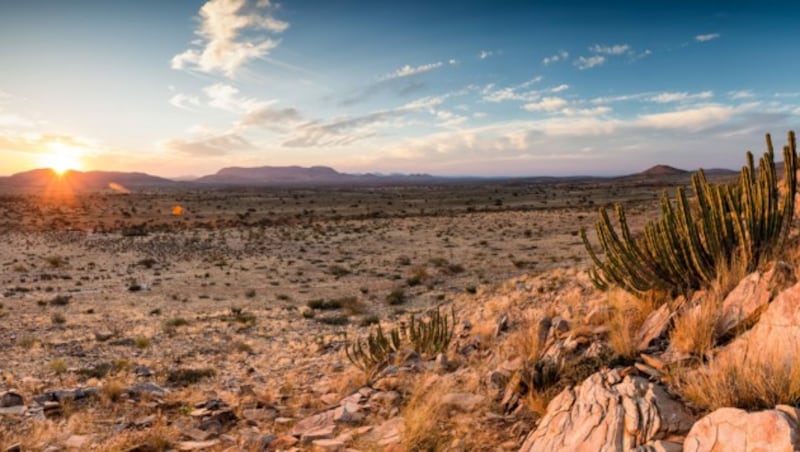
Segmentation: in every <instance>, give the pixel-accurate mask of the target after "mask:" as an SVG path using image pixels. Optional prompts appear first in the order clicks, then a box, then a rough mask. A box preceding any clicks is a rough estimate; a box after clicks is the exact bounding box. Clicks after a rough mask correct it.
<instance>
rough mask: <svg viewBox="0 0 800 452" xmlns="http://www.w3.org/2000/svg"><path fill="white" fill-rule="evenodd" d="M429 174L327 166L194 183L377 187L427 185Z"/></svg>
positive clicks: (221, 174) (224, 174)
mask: <svg viewBox="0 0 800 452" xmlns="http://www.w3.org/2000/svg"><path fill="white" fill-rule="evenodd" d="M440 179H442V178H436V177H434V176H430V175H427V174H411V175H401V174H391V175H380V174H347V173H340V172H338V171H336V170H334V169H333V168H330V167H327V166H312V167H301V166H262V167H255V168H240V167H233V168H223V169H221V170H219V171H218V172H217V173H216V174H212V175H208V176H203V177H200V178H198V179H196V180H194V182H196V183H201V184H217V185H249V186H259V185H340V184H377V183H424V182H431V181H437V180H440Z"/></svg>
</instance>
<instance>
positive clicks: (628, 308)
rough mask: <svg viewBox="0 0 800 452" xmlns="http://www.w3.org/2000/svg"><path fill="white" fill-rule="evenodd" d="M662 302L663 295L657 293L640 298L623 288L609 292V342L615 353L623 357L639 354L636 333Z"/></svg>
mask: <svg viewBox="0 0 800 452" xmlns="http://www.w3.org/2000/svg"><path fill="white" fill-rule="evenodd" d="M662 302H665V300H664V297H663V295H662V294H657V293H652V294H649V295H648V296H646V297H642V298H638V297H635V296H633V295H631V294H629V293H627V292H625V291H623V290H622V289H612V290H611V291H609V292H608V305H609V307H610V310H609V319H608V328H609V331H608V344H609V345H610V346H611V349H612V350H614V353H616V354H617V355H618V356H620V357H623V358H633V357H634V356H636V355H637V354H638V352H639V351H638V350H637V347H636V346H637V343H636V335H637V333H638V332H639V328H640V327H641V326H642V324H643V323H644V321H645V319H647V316H648V315H650V313H651V312H653V310H655V308H656V307H658V306H659V304H660V303H662Z"/></svg>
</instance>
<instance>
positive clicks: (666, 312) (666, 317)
mask: <svg viewBox="0 0 800 452" xmlns="http://www.w3.org/2000/svg"><path fill="white" fill-rule="evenodd" d="M670 319H672V312H671V311H670V309H669V306H668V305H667V304H666V303H664V304H662V305H661V307H660V308H658V309H656V310H655V311H653V312H651V313H650V315H648V316H647V318H646V319H645V320H644V323H643V324H642V326H641V327H640V328H639V332H638V333H637V334H636V344H637V346H636V348H637V350H640V351H641V350H645V349H647V347H648V346H649V345H650V342H652V341H653V340H654V339H655V338H657V337H659V336H661V335H662V334H664V332H665V331H666V330H667V327H668V326H669V321H670Z"/></svg>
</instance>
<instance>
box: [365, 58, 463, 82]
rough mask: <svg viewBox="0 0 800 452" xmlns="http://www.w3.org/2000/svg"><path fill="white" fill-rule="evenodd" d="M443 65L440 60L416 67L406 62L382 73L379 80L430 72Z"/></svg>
mask: <svg viewBox="0 0 800 452" xmlns="http://www.w3.org/2000/svg"><path fill="white" fill-rule="evenodd" d="M451 61H454V60H451ZM450 64H455V63H450ZM443 65H444V63H442V62H441V61H437V62H435V63H429V64H423V65H420V66H417V67H413V66H410V65H408V64H406V65H405V66H403V67H401V68H400V69H397V70H395V71H394V72H391V73H389V74H386V75H384V76H383V77H380V80H392V79H397V78H403V77H411V76H413V75H418V74H423V73H425V72H430V71H432V70H434V69H439V68H440V67H442V66H443Z"/></svg>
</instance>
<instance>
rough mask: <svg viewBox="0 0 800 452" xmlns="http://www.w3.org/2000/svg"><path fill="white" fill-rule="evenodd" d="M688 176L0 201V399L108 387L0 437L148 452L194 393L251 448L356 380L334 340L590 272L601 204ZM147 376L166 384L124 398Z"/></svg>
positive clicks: (634, 201) (646, 207)
mask: <svg viewBox="0 0 800 452" xmlns="http://www.w3.org/2000/svg"><path fill="white" fill-rule="evenodd" d="M686 182H687V180H686V178H685V177H681V178H678V179H674V180H670V179H655V180H653V179H651V178H628V179H614V180H585V181H559V182H524V181H516V182H514V181H511V182H509V181H505V182H501V181H497V182H483V183H477V182H475V183H463V184H440V185H432V186H425V187H420V186H403V187H361V188H353V189H345V188H335V187H334V188H331V187H328V188H325V187H319V188H286V189H280V188H262V189H222V188H220V189H202V190H200V189H196V188H186V189H170V190H163V189H162V190H153V191H142V192H134V193H130V194H119V193H114V192H111V191H109V192H108V193H71V194H69V193H66V194H65V193H43V194H27V195H22V194H7V195H3V196H2V197H0V287H2V294H1V296H0V343H1V344H2V348H0V376H1V377H2V380H0V392H2V390H4V389H7V390H11V389H13V390H16V391H18V392H22V393H24V394H25V395H24V397H25V398H26V404H27V405H31V404H32V403H31V402H32V401H31V398H33V397H35V396H38V395H42V394H45V395H47V391H52V390H61V389H64V390H66V389H74V388H102V392H101V394H100V395H99V396H98V397H96V399H97V400H96V401H94V398H93V399H92V401H88V402H80V401H79V400H73V401H72V402H71V403H67V404H64V403H61V404H60V405H59V403H55V402H53V403H54V405H53V409H52V410H51V411H47V410H44V411H41V410H40V412H35V411H32V410H28V411H27V412H25V413H24V414H21V413H11V414H3V415H0V446H4V447H9V446H12V445H15V444H21V445H22V447H23V449H26V448H30V449H37V448H46V447H47V446H55V447H60V446H63V445H64V444H65V442H68V441H72V443H70V444H71V445H72V446H75V447H76V448H78V449H82V448H89V446H90V445H91V447H96V448H98V450H105V449H111V450H114V449H123V450H128V449H135V448H136V447H138V446H141V445H148V444H149V446H147V447H151V446H152V447H155V448H157V447H156V446H153V445H152V444H153V442H154V441H155V442H157V441H156V440H155V439H153V438H154V436H158V431H160V430H159V429H161V430H163V431H169V432H172V433H169V434H167V433H164V436H166V437H169V441H171V444H176V443H177V442H178V441H184V442H185V441H186V440H192V439H194V440H198V441H200V440H203V439H205V440H207V439H208V438H207V437H205V436H204V435H195V436H192V434H188V435H187V434H186V431H187V429H190V428H191V425H192V420H193V419H195V417H192V416H191V414H192V413H191V412H192V411H193V410H194V408H192V407H193V406H194V405H193V404H196V403H201V402H204V401H206V400H214V399H216V398H221V399H223V400H226V399H230V397H234V396H235V397H245V398H246V400H247V402H242V404H240V405H239V406H238V407H237V411H236V415H237V417H238V420H239V421H238V423H237V424H235V425H236V426H235V427H233V428H231V427H229V426H226V427H225V431H227V432H228V433H227V436H225V435H223V436H222V437H221V440H220V439H214V440H213V441H216V442H215V443H213V445H214V446H213V447H214V448H218V449H226V448H230V447H233V448H234V449H232V450H235V448H236V447H245V446H247V447H251V446H252V445H249V446H248V444H250V443H247V442H246V441H245V439H242V438H245V436H247V435H245V433H247V432H249V433H253V432H261V433H263V432H269V433H275V434H280V433H281V432H283V431H286V430H287V429H289V428H290V427H291V425H292V422H293V419H296V416H298V415H300V414H301V413H303V412H307V411H308V410H313V409H315V408H319V407H320V406H324V405H325V404H326V403H329V402H330V401H329V400H327V399H325V397H324V396H325V395H326V394H329V393H334V394H338V393H341V392H342V391H344V389H345V387H347V386H352V385H353V384H354V382H353V381H352V380H353V379H358V378H359V377H358V376H357V373H356V372H353V371H354V369H353V366H352V365H351V364H350V362H349V361H348V360H347V359H346V357H345V356H344V353H343V352H342V350H341V349H342V344H343V343H344V341H345V340H346V339H345V334H346V335H347V336H348V337H357V336H359V335H363V334H365V333H366V332H367V331H368V330H369V326H370V325H372V324H374V323H376V322H379V321H380V322H392V321H397V320H398V319H399V318H400V317H399V316H400V315H401V314H404V313H408V312H418V311H422V310H425V309H427V308H430V307H432V306H436V305H438V304H442V303H450V304H452V303H453V302H454V300H463V299H465V297H473V296H475V295H474V294H476V293H477V294H480V293H481V292H482V291H484V290H488V288H490V287H492V286H494V285H496V284H500V283H501V282H503V281H506V280H508V279H509V278H513V277H516V276H521V275H528V276H535V275H538V274H543V273H545V272H549V271H552V270H553V269H559V268H578V269H582V268H585V267H586V264H587V255H586V252H585V250H584V249H583V244H582V242H581V239H580V236H579V234H578V230H579V229H580V228H581V227H589V228H591V227H592V225H593V223H594V221H595V219H596V209H597V207H598V206H605V205H608V204H610V203H612V202H621V203H623V204H624V205H625V206H626V208H627V211H628V216H629V221H631V222H632V223H633V224H634V225H637V224H641V222H642V221H643V220H645V219H647V218H651V217H653V215H654V212H655V210H656V208H657V197H658V196H660V194H661V192H662V191H663V190H664V189H666V188H668V187H672V186H674V185H676V184H685V183H686ZM176 206H180V208H181V209H180V210H181V211H180V212H176V211H174V208H175V207H176ZM176 213H180V215H176ZM143 382H152V383H154V384H155V385H157V387H158V388H159V390H161V389H164V390H166V391H168V393H166V394H165V393H161V392H159V390H154V391H155V392H152V391H151V393H150V392H148V391H147V390H143V391H137V390H131V388H133V387H135V386H136V385H137V384H141V383H143ZM356 387H357V384H356ZM142 393H144V395H143V394H142ZM51 398H52V397H51ZM329 398H330V396H329ZM56 399H58V397H56V398H54V399H53V400H56ZM237 400H238V399H237ZM242 400H244V399H242ZM56 405H58V406H56ZM304 410H306V411H304ZM195 414H196V413H195ZM189 431H191V430H189ZM154 432H156V433H154ZM180 432H183V433H180ZM242 432H245V433H242ZM217 433H219V432H217ZM249 433H248V434H249ZM209 437H210V436H209ZM215 438H216V436H215ZM165 441H167V440H165ZM248 441H249V440H248ZM70 444H68V445H70ZM142 447H144V446H142ZM186 447H189V446H186ZM54 450H55V449H54ZM138 450H149V449H146V448H144V449H138Z"/></svg>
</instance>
